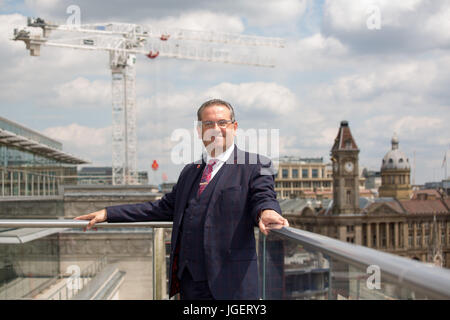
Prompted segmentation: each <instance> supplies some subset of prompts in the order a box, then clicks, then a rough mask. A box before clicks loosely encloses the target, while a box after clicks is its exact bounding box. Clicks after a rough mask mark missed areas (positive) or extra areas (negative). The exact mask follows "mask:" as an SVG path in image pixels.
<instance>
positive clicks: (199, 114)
mask: <svg viewBox="0 0 450 320" xmlns="http://www.w3.org/2000/svg"><path fill="white" fill-rule="evenodd" d="M216 105H219V106H224V107H227V108H228V109H229V110H230V113H231V121H233V122H234V121H235V118H234V109H233V107H232V106H231V104H229V103H228V102H226V101H224V100H220V99H212V100H208V101H206V102H205V103H203V104H202V105H201V106H200V108H199V109H198V111H197V120H198V121H202V112H203V110H205V109H206V108H208V107H211V106H216Z"/></svg>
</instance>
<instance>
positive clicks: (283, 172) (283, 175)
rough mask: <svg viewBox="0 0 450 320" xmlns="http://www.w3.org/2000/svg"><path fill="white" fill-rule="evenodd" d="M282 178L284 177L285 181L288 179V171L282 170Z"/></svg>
mask: <svg viewBox="0 0 450 320" xmlns="http://www.w3.org/2000/svg"><path fill="white" fill-rule="evenodd" d="M282 177H283V179H286V178H287V177H288V169H283V170H282Z"/></svg>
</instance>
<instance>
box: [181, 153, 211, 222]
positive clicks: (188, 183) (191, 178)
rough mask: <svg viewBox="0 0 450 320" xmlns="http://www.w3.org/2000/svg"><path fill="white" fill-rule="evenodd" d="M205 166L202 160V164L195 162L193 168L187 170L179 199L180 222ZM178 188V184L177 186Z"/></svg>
mask: <svg viewBox="0 0 450 320" xmlns="http://www.w3.org/2000/svg"><path fill="white" fill-rule="evenodd" d="M204 168H205V162H204V161H202V163H201V164H196V163H194V164H193V165H192V167H191V168H189V170H188V171H187V172H186V174H185V176H186V178H185V179H183V181H182V182H181V185H180V187H179V189H178V190H179V192H181V196H180V200H179V203H178V205H179V210H180V211H181V214H180V217H179V218H178V221H177V222H178V224H179V223H180V222H181V218H182V217H183V214H184V208H185V207H186V203H187V200H188V197H189V193H190V192H191V190H192V188H193V187H194V183H195V181H196V180H197V178H198V176H199V175H201V173H202V172H203V169H204ZM177 188H178V186H177Z"/></svg>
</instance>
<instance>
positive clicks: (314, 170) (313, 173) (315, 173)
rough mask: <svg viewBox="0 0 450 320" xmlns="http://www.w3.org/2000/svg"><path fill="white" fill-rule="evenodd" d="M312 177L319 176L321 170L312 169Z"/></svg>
mask: <svg viewBox="0 0 450 320" xmlns="http://www.w3.org/2000/svg"><path fill="white" fill-rule="evenodd" d="M312 177H313V178H318V177H319V170H318V169H312Z"/></svg>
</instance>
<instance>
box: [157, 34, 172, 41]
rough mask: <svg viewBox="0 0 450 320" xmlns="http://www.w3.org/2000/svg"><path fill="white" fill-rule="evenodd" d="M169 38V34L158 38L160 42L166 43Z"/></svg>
mask: <svg viewBox="0 0 450 320" xmlns="http://www.w3.org/2000/svg"><path fill="white" fill-rule="evenodd" d="M169 38H170V34H162V35H161V37H160V38H159V39H160V40H161V41H167V40H168V39H169Z"/></svg>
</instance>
